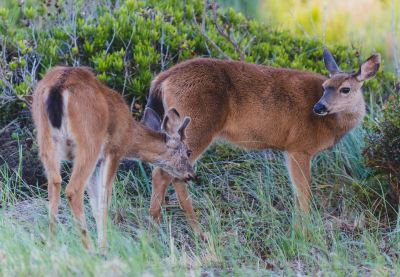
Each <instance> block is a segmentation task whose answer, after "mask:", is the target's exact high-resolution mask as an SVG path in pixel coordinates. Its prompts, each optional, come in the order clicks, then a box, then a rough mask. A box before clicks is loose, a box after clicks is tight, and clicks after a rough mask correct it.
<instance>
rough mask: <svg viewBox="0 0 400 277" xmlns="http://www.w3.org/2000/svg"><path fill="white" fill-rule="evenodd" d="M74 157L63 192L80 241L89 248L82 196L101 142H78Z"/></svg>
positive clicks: (94, 164) (94, 165)
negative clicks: (79, 233)
mask: <svg viewBox="0 0 400 277" xmlns="http://www.w3.org/2000/svg"><path fill="white" fill-rule="evenodd" d="M76 150H77V151H76V156H75V159H74V166H73V170H72V175H71V179H70V181H69V183H68V185H67V188H66V191H65V194H66V196H67V199H68V202H69V205H70V207H71V210H72V214H73V216H74V220H75V221H76V223H77V224H78V227H79V229H80V232H81V236H82V242H83V245H84V246H85V248H86V249H91V248H92V244H91V241H90V236H89V234H88V230H87V224H86V217H85V211H84V206H83V196H84V192H85V186H86V183H87V182H88V180H89V178H90V176H91V175H92V173H93V171H94V169H95V167H96V164H97V161H98V158H99V155H100V150H101V143H100V142H97V143H96V141H94V140H93V141H92V143H87V144H85V143H83V142H81V143H80V144H78V147H77V149H76Z"/></svg>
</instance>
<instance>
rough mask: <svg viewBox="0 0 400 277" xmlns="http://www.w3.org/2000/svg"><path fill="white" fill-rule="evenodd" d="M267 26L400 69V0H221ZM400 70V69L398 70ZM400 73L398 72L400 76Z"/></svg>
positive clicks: (388, 67)
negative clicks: (376, 54)
mask: <svg viewBox="0 0 400 277" xmlns="http://www.w3.org/2000/svg"><path fill="white" fill-rule="evenodd" d="M219 3H220V4H221V5H222V6H223V7H225V8H226V7H233V8H234V9H236V10H237V11H240V12H242V13H244V14H246V15H247V16H250V17H253V18H255V19H257V20H261V21H264V22H265V23H267V26H273V27H274V28H278V29H285V30H289V31H290V32H292V33H294V34H298V35H304V36H306V37H309V38H315V39H318V40H321V41H323V42H325V43H326V44H327V45H329V44H335V43H339V44H344V45H349V46H355V47H356V48H358V49H359V50H360V51H361V53H362V54H363V55H369V54H370V53H371V52H375V51H376V52H380V53H382V54H383V56H384V58H385V60H386V61H387V62H386V65H385V66H386V68H387V69H392V70H394V69H396V66H395V65H396V64H397V67H398V62H399V61H398V56H399V55H400V49H399V43H400V0H347V1H346V0H285V1H278V0H249V1H246V0H219ZM397 70H399V69H398V68H397ZM399 74H400V72H398V75H399Z"/></svg>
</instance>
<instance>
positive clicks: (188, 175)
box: [184, 170, 197, 182]
mask: <svg viewBox="0 0 400 277" xmlns="http://www.w3.org/2000/svg"><path fill="white" fill-rule="evenodd" d="M184 180H185V181H186V182H189V181H196V180H197V176H196V174H195V173H194V171H193V170H191V171H190V172H187V173H186V174H185V178H184Z"/></svg>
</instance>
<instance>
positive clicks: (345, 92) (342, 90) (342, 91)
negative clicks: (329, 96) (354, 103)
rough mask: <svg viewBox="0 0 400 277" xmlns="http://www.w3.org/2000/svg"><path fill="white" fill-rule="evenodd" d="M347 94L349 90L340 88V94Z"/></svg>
mask: <svg viewBox="0 0 400 277" xmlns="http://www.w3.org/2000/svg"><path fill="white" fill-rule="evenodd" d="M349 92H350V88H341V89H340V93H344V94H347V93H349Z"/></svg>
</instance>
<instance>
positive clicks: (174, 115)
mask: <svg viewBox="0 0 400 277" xmlns="http://www.w3.org/2000/svg"><path fill="white" fill-rule="evenodd" d="M180 123H181V117H180V115H179V113H178V111H177V110H176V109H175V108H171V109H169V110H168V111H167V113H166V114H165V116H164V120H163V122H162V124H161V130H162V131H164V132H166V133H167V134H169V135H173V134H175V133H176V132H177V131H178V129H179V126H180Z"/></svg>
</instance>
